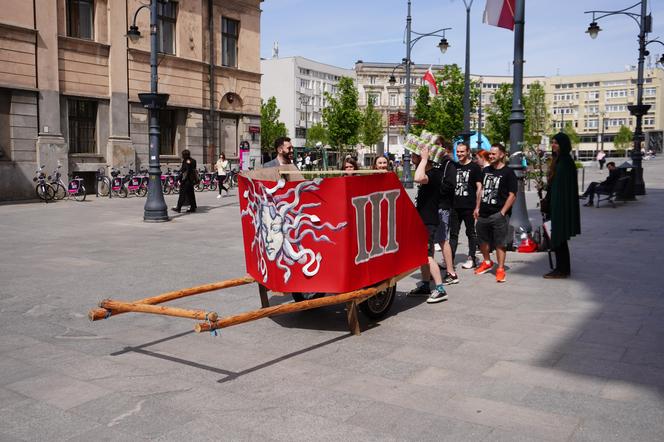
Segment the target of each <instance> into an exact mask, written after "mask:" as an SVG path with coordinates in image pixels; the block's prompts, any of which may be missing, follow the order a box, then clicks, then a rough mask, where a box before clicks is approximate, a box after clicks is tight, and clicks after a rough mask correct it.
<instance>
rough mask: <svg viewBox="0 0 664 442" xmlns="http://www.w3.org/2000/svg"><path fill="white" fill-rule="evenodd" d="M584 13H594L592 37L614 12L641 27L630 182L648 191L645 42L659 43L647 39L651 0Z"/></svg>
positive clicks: (631, 108) (631, 109) (640, 190)
mask: <svg viewBox="0 0 664 442" xmlns="http://www.w3.org/2000/svg"><path fill="white" fill-rule="evenodd" d="M637 7H640V12H638V13H637V12H634V11H632V10H633V9H635V8H637ZM585 14H592V16H593V21H592V22H591V23H590V25H589V26H588V29H587V30H586V33H588V35H589V36H590V38H592V39H595V38H597V34H598V33H599V31H601V30H602V29H601V28H600V27H599V25H598V24H597V21H598V20H601V19H603V18H605V17H609V16H612V15H626V16H627V17H630V18H631V19H632V20H634V21H635V22H636V24H637V26H638V27H639V38H638V40H639V58H638V67H637V79H636V105H631V106H627V108H628V109H629V112H630V113H631V114H632V115H633V116H634V117H636V127H635V129H634V137H633V142H634V144H633V147H632V176H633V179H632V180H631V185H632V186H633V190H634V193H633V194H634V195H645V193H646V187H645V183H644V181H643V163H642V160H643V155H642V154H641V142H642V141H643V139H644V136H643V116H644V115H645V114H647V113H648V110H649V109H650V105H649V104H643V65H644V61H645V57H646V55H648V54H649V53H648V51H647V50H646V46H648V45H649V44H651V43H660V44H663V45H664V43H662V42H661V41H659V40H651V41H648V40H647V39H646V37H647V34H648V33H650V32H651V31H652V16H651V15H650V14H648V1H647V0H640V1H639V2H637V3H636V4H634V5H632V6H629V7H627V8H624V9H620V10H617V11H599V10H595V11H585Z"/></svg>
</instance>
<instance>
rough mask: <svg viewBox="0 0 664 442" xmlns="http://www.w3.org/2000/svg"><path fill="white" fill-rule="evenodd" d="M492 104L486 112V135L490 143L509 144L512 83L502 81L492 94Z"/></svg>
mask: <svg viewBox="0 0 664 442" xmlns="http://www.w3.org/2000/svg"><path fill="white" fill-rule="evenodd" d="M493 100H494V101H493V106H491V107H489V109H488V110H487V113H486V125H487V129H486V136H487V138H488V139H489V140H490V141H491V142H492V143H503V144H505V145H507V144H509V141H510V114H511V113H512V84H511V83H503V84H501V85H500V86H499V87H498V90H496V93H495V94H494V96H493Z"/></svg>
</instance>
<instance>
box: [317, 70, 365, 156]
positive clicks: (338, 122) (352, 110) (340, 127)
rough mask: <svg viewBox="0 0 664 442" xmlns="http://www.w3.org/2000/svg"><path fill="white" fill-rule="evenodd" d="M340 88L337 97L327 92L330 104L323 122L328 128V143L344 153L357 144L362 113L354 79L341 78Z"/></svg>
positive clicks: (324, 111)
mask: <svg viewBox="0 0 664 442" xmlns="http://www.w3.org/2000/svg"><path fill="white" fill-rule="evenodd" d="M338 88H339V91H338V93H337V94H336V95H335V96H332V95H331V94H330V93H329V92H325V98H326V99H327V102H328V103H329V104H328V106H327V107H326V108H325V109H323V122H324V123H325V126H326V127H327V134H328V141H329V142H330V144H331V145H332V146H334V147H337V148H339V150H340V151H341V152H343V151H344V150H345V148H347V147H348V146H350V145H354V144H357V141H358V133H359V130H360V125H361V124H362V113H361V112H360V109H359V107H358V104H357V101H358V92H357V89H356V88H355V84H354V82H353V79H352V78H350V77H341V80H339V86H338Z"/></svg>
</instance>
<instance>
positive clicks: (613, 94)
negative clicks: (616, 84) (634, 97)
mask: <svg viewBox="0 0 664 442" xmlns="http://www.w3.org/2000/svg"><path fill="white" fill-rule="evenodd" d="M626 96H627V90H626V89H617V90H613V91H606V98H623V97H626Z"/></svg>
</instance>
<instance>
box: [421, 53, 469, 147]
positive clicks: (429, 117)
mask: <svg viewBox="0 0 664 442" xmlns="http://www.w3.org/2000/svg"><path fill="white" fill-rule="evenodd" d="M435 76H436V82H437V83H438V91H439V94H438V95H436V96H435V97H430V96H429V94H428V88H427V87H426V86H423V87H420V88H419V89H418V90H417V95H416V97H415V119H416V120H421V123H422V124H418V125H415V126H413V128H412V129H411V131H412V132H413V133H419V132H421V130H422V129H426V130H428V131H430V132H433V133H436V134H440V135H442V136H443V137H445V138H446V139H448V140H452V139H453V138H454V137H455V136H457V135H458V134H459V133H461V132H463V90H464V77H463V72H461V69H460V68H459V66H457V65H456V64H452V65H446V66H443V69H441V70H440V71H438V72H437V73H436V75H435ZM478 100H479V88H478V85H477V83H476V82H471V84H470V107H471V109H472V108H474V107H476V106H477V103H478Z"/></svg>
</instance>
